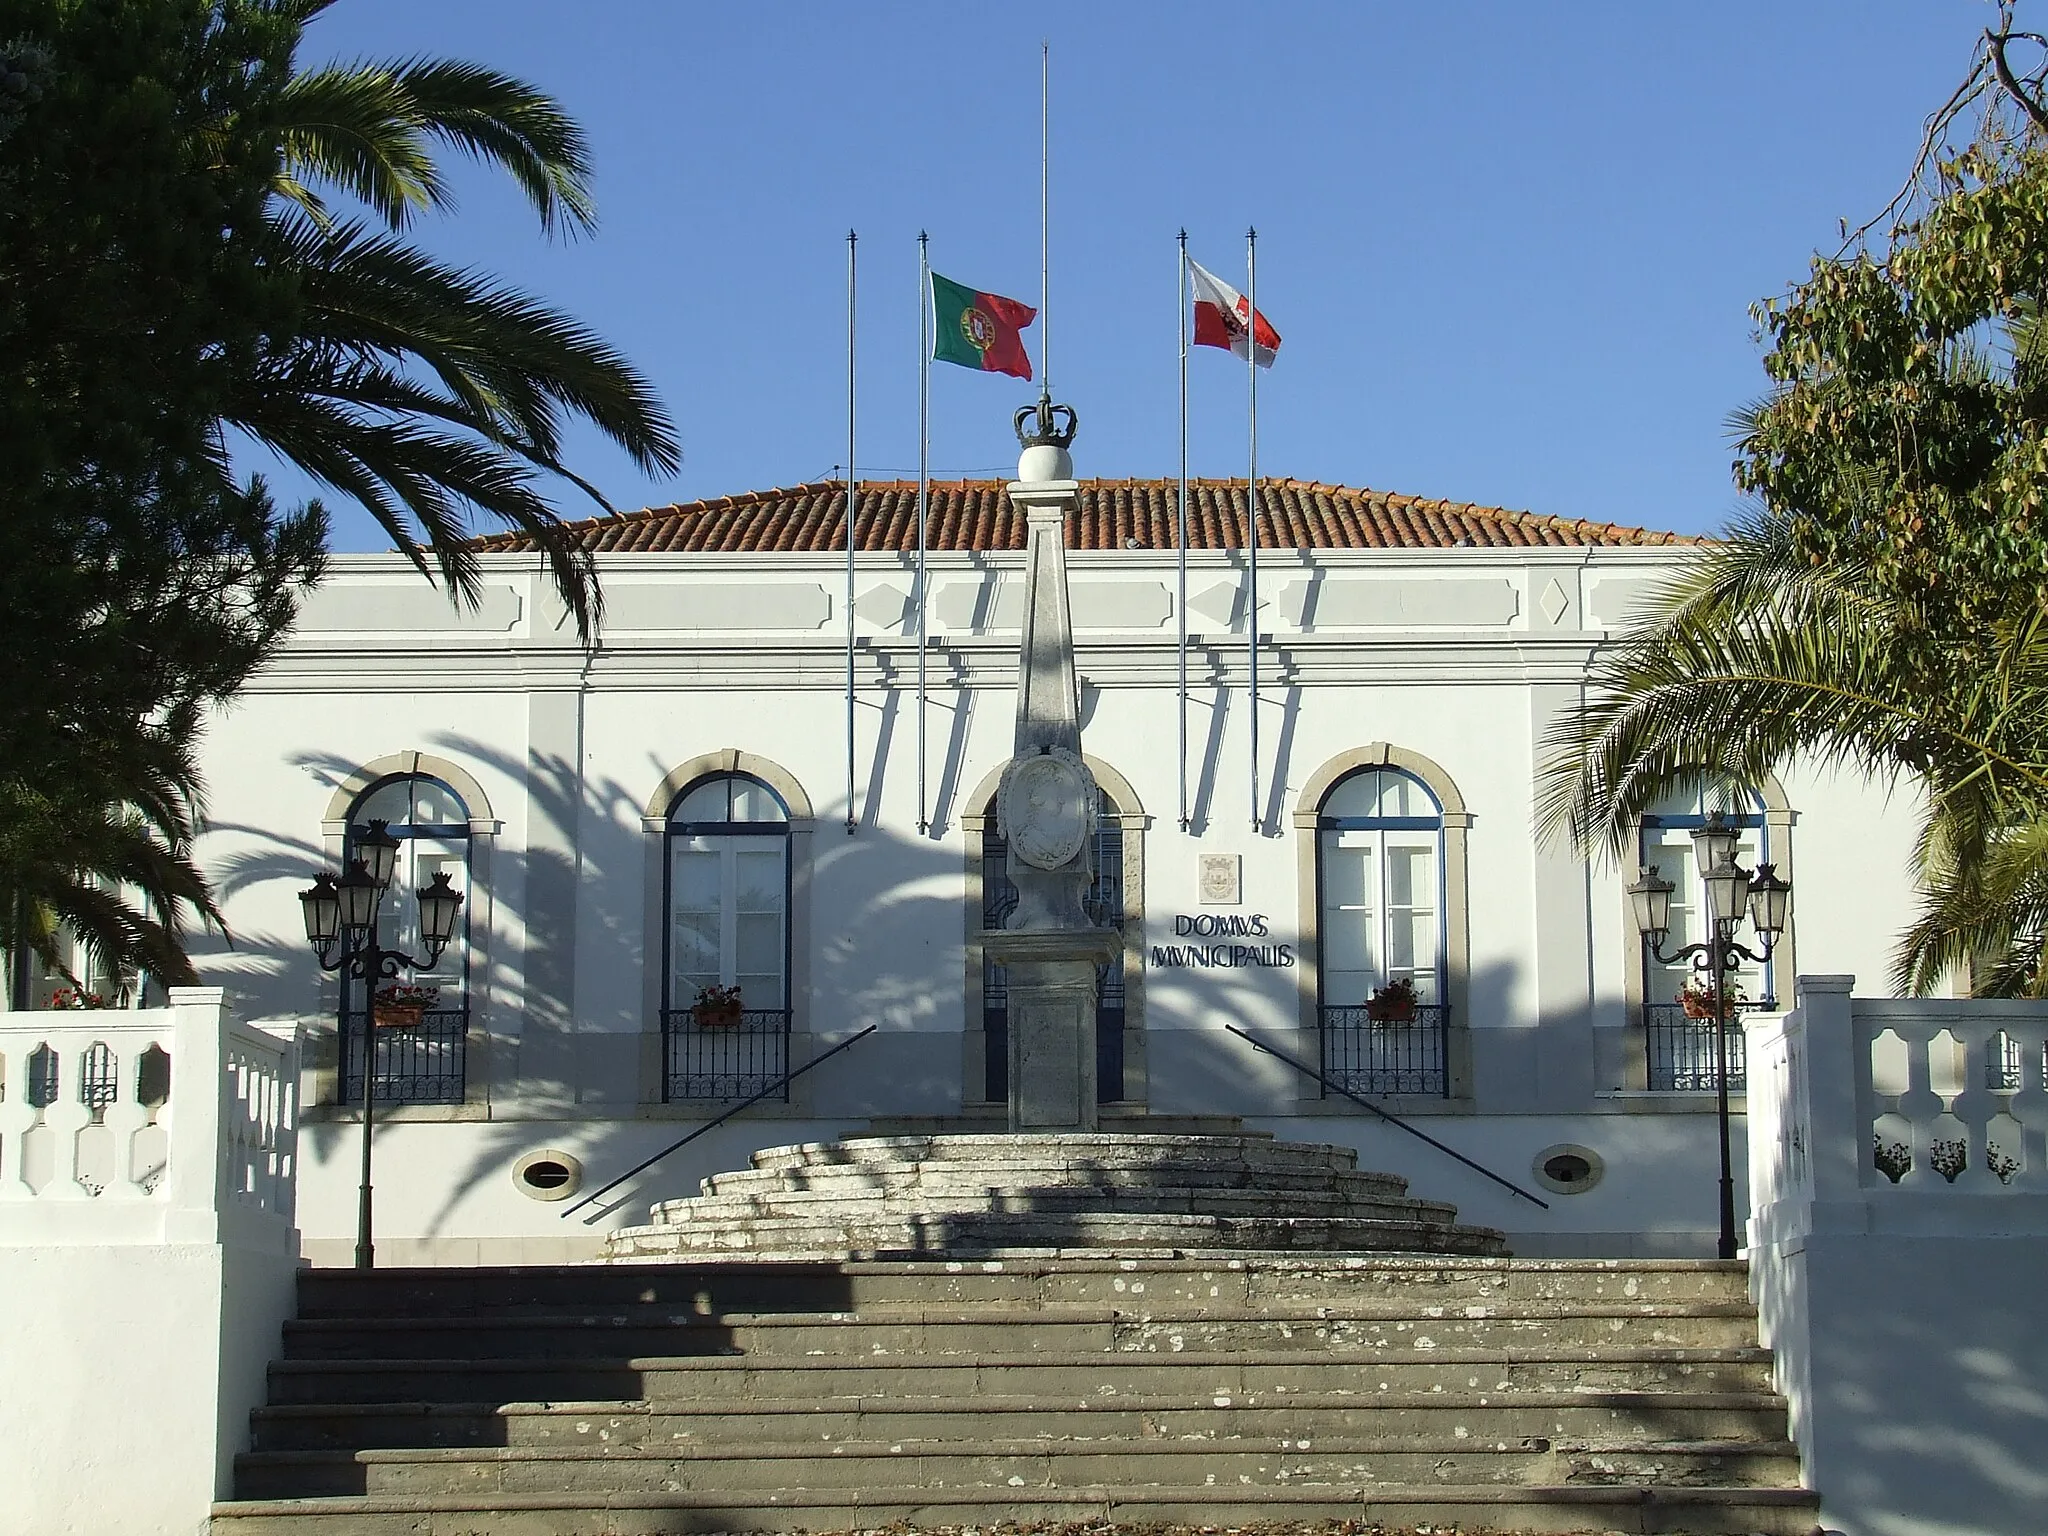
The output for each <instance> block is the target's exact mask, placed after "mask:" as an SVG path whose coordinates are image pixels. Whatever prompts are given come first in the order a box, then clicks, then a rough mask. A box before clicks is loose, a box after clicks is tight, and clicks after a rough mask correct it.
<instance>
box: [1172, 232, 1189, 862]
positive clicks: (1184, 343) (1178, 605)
mask: <svg viewBox="0 0 2048 1536" xmlns="http://www.w3.org/2000/svg"><path fill="white" fill-rule="evenodd" d="M1178 271H1179V275H1180V500H1179V503H1178V504H1177V509H1176V512H1175V515H1174V541H1173V542H1174V561H1175V571H1174V575H1175V588H1174V601H1173V611H1174V615H1175V617H1176V618H1178V619H1179V621H1180V635H1179V644H1178V657H1179V672H1180V829H1181V831H1183V832H1185V831H1187V830H1188V821H1189V818H1188V232H1187V231H1186V230H1182V231H1181V232H1180V263H1179V267H1178Z"/></svg>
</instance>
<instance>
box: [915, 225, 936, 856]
mask: <svg viewBox="0 0 2048 1536" xmlns="http://www.w3.org/2000/svg"><path fill="white" fill-rule="evenodd" d="M930 244H931V237H930V236H929V235H927V234H926V233H925V232H924V231H923V230H919V231H918V232H917V340H918V349H917V830H918V835H919V836H923V835H924V834H925V833H926V832H929V831H930V830H931V821H930V819H929V818H927V817H926V815H925V798H924V653H925V618H924V537H925V517H926V515H927V512H928V510H929V506H930V501H931V477H932V469H931V463H932V330H931V327H932V263H931V251H930Z"/></svg>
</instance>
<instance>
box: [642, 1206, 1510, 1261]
mask: <svg viewBox="0 0 2048 1536" xmlns="http://www.w3.org/2000/svg"><path fill="white" fill-rule="evenodd" d="M1116 1247H1138V1248H1146V1249H1153V1250H1159V1251H1162V1252H1170V1251H1174V1250H1178V1249H1184V1248H1192V1247H1212V1248H1243V1249H1257V1250H1260V1251H1262V1252H1288V1251H1295V1250H1300V1251H1308V1252H1339V1253H1370V1252H1375V1251H1384V1252H1393V1253H1456V1254H1471V1255H1474V1256H1485V1255H1489V1254H1495V1253H1500V1252H1501V1251H1502V1250H1503V1249H1504V1247H1505V1239H1504V1238H1503V1237H1502V1235H1501V1234H1500V1233H1499V1232H1497V1231H1494V1230H1492V1229H1490V1228H1483V1227H1459V1226H1451V1225H1445V1224H1440V1223H1436V1222H1432V1221H1428V1220H1417V1221H1403V1220H1388V1221H1365V1220H1361V1221H1351V1220H1345V1219H1343V1218H1323V1217H1302V1218H1299V1219H1293V1218H1288V1217H1273V1218H1262V1217H1255V1216H1207V1215H1190V1214H1170V1213H1159V1214H1150V1215H1148V1214H1142V1213H1132V1214H1125V1213H1121V1212H1118V1213H1110V1212H1090V1211H1077V1212H1073V1213H1070V1214H1061V1213H1058V1212H1044V1213H1039V1212H1016V1211H987V1212H981V1211H971V1212H957V1213H942V1214H939V1215H934V1216H929V1217H922V1218H920V1217H919V1216H917V1215H915V1214H905V1215H904V1216H902V1217H900V1218H899V1217H892V1216H890V1215H886V1214H883V1215H878V1216H876V1217H875V1218H874V1219H872V1220H861V1219H851V1220H847V1221H844V1222H836V1221H835V1222H828V1221H825V1220H823V1219H813V1220H798V1219H783V1218H781V1217H759V1218H745V1217H741V1218H736V1219H733V1220H725V1221H721V1220H716V1219H714V1220H708V1221H703V1222H699V1221H694V1220H693V1221H687V1222H677V1223H674V1224H669V1225H653V1226H637V1227H622V1228H619V1229H618V1230H617V1231H615V1232H613V1233H611V1234H610V1237H609V1238H608V1240H607V1249H608V1251H609V1252H610V1253H611V1254H612V1255H613V1256H615V1257H633V1256H660V1255H665V1254H680V1255H693V1254H703V1253H711V1252H718V1253H732V1254H735V1255H738V1254H776V1255H798V1254H810V1253H824V1254H830V1253H854V1254H863V1253H872V1254H875V1255H877V1256H886V1255H893V1254H898V1253H917V1252H929V1253H932V1254H934V1255H940V1256H944V1255H969V1254H973V1253H976V1252H979V1251H983V1250H987V1251H990V1252H996V1251H1002V1250H1052V1249H1061V1248H1091V1249H1099V1248H1116Z"/></svg>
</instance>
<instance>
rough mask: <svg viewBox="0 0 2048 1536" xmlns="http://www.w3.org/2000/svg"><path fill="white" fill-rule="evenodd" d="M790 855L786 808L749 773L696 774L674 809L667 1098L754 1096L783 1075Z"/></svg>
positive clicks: (666, 889)
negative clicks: (698, 777) (702, 776)
mask: <svg viewBox="0 0 2048 1536" xmlns="http://www.w3.org/2000/svg"><path fill="white" fill-rule="evenodd" d="M789 848H790V812H789V806H788V805H787V804H786V803H785V802H784V800H783V798H782V796H781V795H779V794H777V793H776V792H775V790H773V789H772V788H770V787H769V786H768V785H767V784H766V783H764V782H763V781H762V780H760V779H757V778H755V777H754V776H753V775H751V774H745V773H718V774H711V775H708V776H706V777H704V778H701V779H697V780H695V781H693V782H692V783H690V784H688V785H686V786H684V788H683V789H682V790H681V791H680V792H679V793H678V794H677V795H676V797H675V800H674V802H673V803H672V804H671V805H670V807H669V813H668V832H667V859H666V862H665V867H664V871H663V877H662V880H663V893H662V907H663V911H664V912H665V913H666V915H667V920H666V922H665V923H664V925H663V931H662V946H663V956H662V976H663V983H662V985H663V996H662V1060H663V1079H664V1096H665V1097H666V1098H667V1099H669V1100H670V1101H679V1100H731V1099H743V1098H747V1097H749V1096H750V1095H752V1094H756V1093H759V1092H760V1091H761V1090H762V1089H764V1088H767V1087H769V1086H770V1085H771V1084H773V1083H774V1082H775V1081H776V1080H777V1079H778V1078H780V1077H781V1076H782V1074H783V1073H784V1072H785V1071H787V1070H788V1065H789V1062H788V1058H789V1018H790V1008H789V967H790V924H789V914H790V909H791V906H792V903H791V900H790V857H789ZM788 1093H789V1090H788V1087H787V1086H786V1085H785V1087H784V1088H783V1096H784V1097H785V1098H787V1097H788Z"/></svg>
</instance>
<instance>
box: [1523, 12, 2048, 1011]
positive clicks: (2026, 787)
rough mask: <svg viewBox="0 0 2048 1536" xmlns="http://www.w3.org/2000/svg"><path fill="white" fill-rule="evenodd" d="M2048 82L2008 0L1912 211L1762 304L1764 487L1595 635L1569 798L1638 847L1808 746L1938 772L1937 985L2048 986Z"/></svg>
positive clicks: (1903, 210)
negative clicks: (2047, 958) (1702, 798)
mask: <svg viewBox="0 0 2048 1536" xmlns="http://www.w3.org/2000/svg"><path fill="white" fill-rule="evenodd" d="M2027 46H2035V47H2038V48H2040V49H2042V50H2043V56H2044V63H2043V64H2042V65H2041V66H2040V67H2037V68H2035V69H2033V70H2031V71H2030V70H2026V69H2023V68H2020V67H2018V65H2017V64H2016V63H2015V54H2016V50H2018V49H2020V48H2023V47H2027ZM2044 81H2048V40H2044V39H2042V38H2039V37H2036V36H2035V35H2034V34H2030V33H2024V32H2021V31H2019V30H2018V29H2017V28H2016V26H2015V24H2014V21H2013V13H2012V10H2011V8H2010V7H2006V8H2004V9H2002V10H2001V13H2000V19H1999V23H1998V25H1996V26H1994V27H1993V28H1990V29H1988V30H1987V31H1986V33H1985V36H1984V39H1983V45H1982V48H1981V50H1980V53H1979V57H1978V59H1977V62H1976V66H1975V68H1973V70H1972V71H1971V73H1970V75H1969V77H1968V78H1967V79H1966V80H1965V81H1964V83H1963V85H1962V87H1960V88H1959V89H1958V91H1957V92H1956V93H1955V95H1954V96H1953V97H1952V98H1951V99H1950V100H1949V102H1947V103H1946V104H1945V105H1944V106H1943V107H1942V108H1941V109H1940V110H1939V111H1937V112H1936V113H1935V114H1934V116H1933V117H1932V118H1931V119H1930V120H1929V124H1928V129H1927V136H1926V148H1925V150H1924V152H1923V156H1922V163H1921V164H1920V165H1917V166H1916V167H1915V169H1914V174H1913V176H1912V177H1911V178H1910V179H1909V182H1908V188H1907V191H1906V192H1905V193H1902V194H1901V197H1900V198H1899V199H1898V200H1896V201H1895V202H1894V204H1893V206H1892V208H1891V209H1889V210H1888V211H1887V215H1886V216H1887V217H1891V218H1892V220H1893V222H1892V223H1891V224H1890V226H1889V227H1888V228H1887V229H1886V230H1885V231H1884V232H1883V233H1882V235H1881V236H1877V237H1873V236H1872V235H1871V229H1870V227H1866V229H1864V230H1861V231H1858V232H1857V235H1856V236H1855V237H1852V238H1850V239H1849V240H1847V241H1846V242H1845V245H1844V247H1843V249H1842V250H1841V251H1838V252H1837V253H1835V254H1834V255H1832V256H1828V255H1822V256H1816V257H1815V259H1814V261H1813V264H1812V268H1811V271H1810V273H1809V275H1808V277H1807V279H1806V280H1805V281H1804V282H1803V283H1801V284H1800V285H1798V286H1797V287H1796V288H1794V289H1793V290H1792V291H1791V292H1790V293H1789V294H1786V295H1783V296H1780V297H1778V298H1775V299H1771V300H1767V301H1766V302H1764V303H1762V304H1760V305H1759V306H1758V307H1757V309H1756V311H1755V315H1756V319H1757V322H1758V325H1759V328H1760V331H1761V333H1762V337H1763V340H1764V342H1765V345H1766V353H1765V357H1764V370H1765V373H1766V376H1767V377H1768V379H1769V380H1770V385H1771V387H1770V391H1769V393H1768V394H1767V395H1766V396H1765V397H1764V398H1763V399H1762V400H1761V401H1759V402H1758V403H1757V404H1756V405H1754V406H1752V407H1751V408H1749V409H1748V410H1746V411H1744V412H1742V413H1741V414H1740V415H1739V416H1738V417H1737V418H1736V421H1735V429H1736V434H1737V459H1736V463H1735V481H1736V484H1737V485H1738V487H1740V488H1741V489H1743V490H1745V491H1747V492H1750V493H1752V494H1753V495H1754V497H1755V499H1756V501H1757V503H1758V510H1757V511H1756V512H1755V513H1754V514H1752V515H1750V516H1748V517H1745V518H1743V519H1741V520H1739V521H1738V522H1737V523H1736V524H1735V525H1734V526H1733V527H1732V528H1731V529H1730V530H1729V531H1728V535H1727V538H1726V540H1725V541H1724V542H1723V543H1721V544H1720V545H1719V546H1718V547H1713V548H1709V549H1707V550H1704V551H1703V552H1702V554H1701V556H1700V557H1699V559H1698V560H1697V561H1696V562H1695V563H1694V566H1693V568H1692V569H1691V570H1690V571H1689V572H1687V573H1686V574H1685V575H1684V576H1683V577H1682V578H1681V579H1680V580H1678V581H1677V582H1675V583H1674V584H1673V585H1672V586H1671V588H1670V589H1669V590H1668V591H1666V592H1665V593H1663V594H1662V597H1663V601H1662V604H1661V605H1660V611H1659V612H1658V614H1657V615H1656V616H1655V617H1654V618H1652V619H1650V620H1647V621H1645V622H1644V623H1642V624H1640V625H1638V626H1636V627H1635V629H1633V630H1632V631H1631V632H1629V633H1627V634H1625V635H1624V636H1623V637H1622V638H1621V640H1620V642H1619V643H1618V644H1617V645H1616V646H1615V647H1614V648H1613V649H1612V650H1610V651H1609V652H1607V653H1606V654H1605V655H1603V657H1602V658H1601V659H1600V660H1598V661H1597V662H1596V663H1595V667H1594V674H1593V677H1592V678H1591V684H1592V686H1591V689H1590V691H1589V694H1588V702H1587V704H1586V706H1585V708H1584V709H1583V711H1582V712H1581V714H1580V715H1579V716H1577V717H1576V718H1574V719H1571V720H1569V721H1567V722H1565V723H1564V724H1563V725H1561V726H1560V727H1559V728H1558V729H1557V730H1556V731H1554V732H1553V733H1552V735H1551V737H1550V740H1549V743H1548V746H1549V748H1550V749H1551V753H1552V756H1551V759H1550V761H1549V763H1548V764H1547V766H1546V768H1545V770H1544V783H1543V787H1542V811H1541V815H1540V820H1541V821H1542V824H1543V825H1544V826H1545V827H1546V828H1548V829H1550V830H1552V831H1563V832H1568V833H1569V834H1570V835H1572V836H1573V837H1574V838H1575V839H1576V840H1577V841H1579V842H1580V843H1581V844H1582V845H1585V846H1588V847H1591V846H1596V845H1601V844H1604V845H1606V846H1608V847H1610V848H1612V849H1614V850H1616V851H1620V850H1621V849H1623V848H1625V847H1627V846H1628V845H1630V844H1631V843H1632V842H1633V840H1634V836H1635V831H1634V829H1635V827H1636V825H1637V823H1638V819H1639V818H1640V816H1641V815H1642V814H1643V813H1644V812H1645V811H1646V810H1648V809H1649V808H1650V806H1651V805H1652V804H1653V803H1654V802H1655V801H1656V800H1657V799H1658V798H1660V797H1661V796H1663V795H1664V794H1667V793H1669V792H1671V791H1672V790H1674V789H1677V788H1680V787H1684V786H1690V785H1695V784H1698V783H1699V782H1701V781H1702V780H1706V781H1721V782H1727V781H1740V782H1747V783H1755V782H1757V781H1758V780H1759V779H1760V778H1761V777H1762V775H1763V774H1765V773H1767V772H1769V771H1771V770H1773V769H1775V768H1781V767H1783V766H1784V765H1785V764H1786V763H1788V762H1790V761H1792V760H1795V759H1798V760H1804V761H1806V762H1809V763H1818V764H1820V765H1824V766H1837V767H1847V768H1850V769H1853V770H1855V771H1858V772H1861V773H1864V774H1868V775H1871V776H1873V777H1875V778H1877V779H1879V780H1889V781H1894V782H1897V781H1902V780H1909V781H1911V782H1913V783H1915V784H1917V785H1918V786H1919V787H1920V789H1921V790H1922V791H1923V792H1924V795H1925V804H1926V807H1927V809H1926V815H1925V820H1924V822H1923V825H1922V828H1921V832H1920V837H1919V841H1918V844H1917V853H1918V870H1919V875H1920V880H1921V897H1922V899H1921V907H1920V911H1919V913H1918V915H1917V917H1916V919H1915V921H1914V923H1913V924H1912V926H1911V928H1910V929H1909V930H1908V931H1907V933H1905V934H1904V935H1902V936H1901V940H1900V945H1899V949H1898V951H1897V957H1896V972H1895V975H1894V978H1893V979H1894V981H1895V983H1896V984H1898V985H1900V986H1902V987H1906V988H1911V989H1914V990H1927V989H1930V988H1932V987H1934V986H1936V985H1938V984H1939V983H1941V982H1942V981H1943V979H1944V978H1945V977H1946V976H1948V975H1951V974H1955V973H1957V972H1961V973H1963V974H1965V975H1969V976H1971V977H1972V978H1973V981H1974V984H1975V985H1976V987H1977V988H1978V990H1980V991H1983V992H1987V993H1996V994H2002V995H2009V994H2013V993H2027V994H2031V995H2048V967H2044V963H2043V952H2042V934H2043V919H2044V917H2048V833H2044V831H2043V828H2044V826H2048V505H2044V502H2048V325H2044V323H2043V314H2044V309H2043V305H2044V301H2048V110H2044V106H2043V95H2042V92H2043V85H2044ZM1958 141H1960V142H1958Z"/></svg>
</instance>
